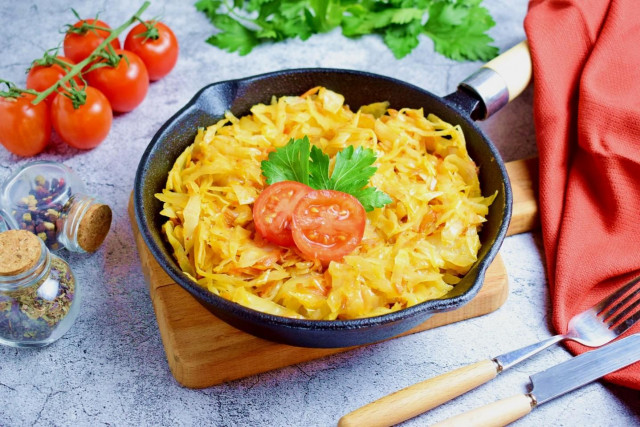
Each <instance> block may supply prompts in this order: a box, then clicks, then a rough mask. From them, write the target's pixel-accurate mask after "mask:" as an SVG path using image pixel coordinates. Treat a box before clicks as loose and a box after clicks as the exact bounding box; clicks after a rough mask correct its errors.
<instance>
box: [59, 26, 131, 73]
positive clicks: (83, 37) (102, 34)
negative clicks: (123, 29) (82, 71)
mask: <svg viewBox="0 0 640 427" xmlns="http://www.w3.org/2000/svg"><path fill="white" fill-rule="evenodd" d="M83 23H86V24H89V25H95V26H96V27H100V28H111V27H109V25H107V24H106V23H105V22H103V21H101V20H99V19H83V20H81V21H78V22H76V23H75V24H73V26H74V27H75V28H81V27H82V24H83ZM109 34H110V33H109V31H107V30H100V29H97V28H89V29H87V30H86V31H83V32H82V33H81V34H78V33H75V32H73V31H67V34H66V35H65V36H64V42H63V47H64V56H66V57H67V58H69V59H71V60H72V61H73V62H75V63H76V64H77V63H78V62H80V61H82V60H83V59H85V58H86V57H87V56H89V55H91V53H92V52H93V51H94V50H95V49H96V48H97V47H98V45H99V44H100V43H102V42H103V41H104V39H106V38H107V37H109ZM110 44H111V46H113V48H114V49H120V41H119V40H118V39H117V38H115V39H113V40H112V41H111V43H110Z"/></svg>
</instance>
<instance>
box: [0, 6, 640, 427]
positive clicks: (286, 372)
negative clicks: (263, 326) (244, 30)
mask: <svg viewBox="0 0 640 427" xmlns="http://www.w3.org/2000/svg"><path fill="white" fill-rule="evenodd" d="M193 3H194V1H193V0H176V1H169V0H166V1H160V0H156V1H154V2H153V4H152V5H151V7H150V8H149V9H148V11H147V12H146V13H145V15H144V16H145V17H147V18H150V17H155V16H161V17H162V19H163V20H164V21H165V22H166V23H167V24H169V26H170V27H172V28H173V30H174V31H175V33H176V35H177V37H178V39H179V41H180V47H181V53H180V59H179V61H178V64H177V66H176V68H175V69H174V70H173V71H172V73H171V74H170V75H169V76H167V77H166V78H164V79H163V80H161V81H159V82H155V83H153V84H152V85H151V87H150V90H149V94H148V95H147V98H146V100H145V101H144V102H143V103H142V105H140V106H139V107H138V108H137V109H136V110H134V111H133V112H131V113H128V114H123V115H119V116H117V117H115V119H114V122H113V127H112V129H111V132H110V134H109V137H108V138H107V139H106V140H105V141H104V142H103V143H102V144H101V145H100V146H99V147H97V148H95V149H94V150H91V151H77V150H75V149H71V148H69V147H67V146H66V145H65V144H64V143H62V142H60V141H59V140H58V139H57V138H55V139H54V141H53V143H52V144H51V145H50V147H49V148H48V149H47V150H46V151H45V152H44V153H43V154H41V155H39V156H38V157H37V158H38V159H51V160H57V161H61V162H64V163H65V164H67V165H68V166H70V167H71V168H72V169H74V170H75V171H76V172H77V173H78V174H79V175H80V176H81V177H82V178H83V179H84V181H85V183H86V184H87V186H88V189H89V192H90V193H92V194H95V195H99V197H101V198H102V199H103V200H104V201H105V202H107V203H108V204H109V205H110V206H111V207H112V209H113V211H114V214H115V217H114V221H113V225H112V231H111V232H110V234H109V236H108V237H107V240H106V242H105V244H104V246H103V247H102V248H101V249H100V250H99V251H98V252H97V253H95V254H92V255H73V254H69V253H68V252H65V251H63V252H60V254H61V255H62V256H63V257H64V258H65V259H67V260H68V261H69V262H70V264H71V265H72V268H73V269H74V271H75V273H76V275H77V277H78V279H79V281H80V283H81V285H82V286H83V288H84V289H83V291H84V300H83V306H82V309H81V313H80V316H79V318H78V320H77V322H76V324H75V325H74V327H73V328H72V329H71V330H70V331H69V332H68V333H67V334H66V335H65V336H64V337H62V339H60V340H59V341H58V342H56V343H54V344H53V345H51V346H49V347H47V348H43V349H39V350H24V349H14V348H7V347H2V348H0V360H1V363H0V425H3V426H4V425H7V426H23V425H101V424H103V425H117V426H120V425H121V426H124V425H220V426H233V425H275V426H280V425H282V426H284V425H287V426H297V425H299V426H304V425H314V426H315V425H318V426H331V425H335V423H336V422H337V420H338V419H339V418H340V416H342V415H343V414H345V413H347V412H349V411H351V410H353V409H355V408H357V407H359V406H361V405H364V404H366V403H368V402H370V401H372V400H374V399H377V398H379V397H381V396H383V395H386V394H388V393H391V392H393V391H395V390H397V389H399V388H402V387H405V386H408V385H410V384H412V383H414V382H417V381H419V380H422V379H425V378H428V377H430V376H434V375H437V374H439V373H443V372H445V371H447V370H449V369H452V368H456V367H458V366H461V365H463V364H466V363H470V362H474V361H476V360H479V359H480V358H487V357H490V356H495V355H497V354H500V353H503V352H506V351H509V350H512V349H515V348H517V347H520V346H522V345H525V344H529V343H531V342H534V341H536V340H540V339H543V338H546V337H548V336H550V335H551V334H552V331H551V330H550V327H549V323H548V318H549V314H550V313H549V303H548V295H547V288H546V281H545V276H544V265H543V262H542V259H541V238H540V235H539V233H538V232H533V233H527V234H522V235H518V236H513V237H509V238H507V239H506V241H505V243H504V245H503V248H502V251H501V252H502V255H503V258H504V261H505V263H506V266H507V270H508V274H509V280H510V289H511V290H510V296H509V298H508V300H507V302H506V303H505V305H504V306H503V307H501V308H500V309H499V310H498V311H496V312H494V313H492V314H489V315H486V316H483V317H481V318H476V319H471V320H468V321H465V322H461V323H458V324H454V325H449V326H445V327H441V328H438V329H435V330H431V331H426V332H423V333H419V334H415V335H413V336H409V337H404V338H400V339H395V340H391V341H389V342H385V343H381V344H377V345H372V346H368V347H365V348H360V349H357V350H354V351H350V352H348V353H344V354H340V355H336V356H331V357H327V358H324V359H321V360H317V361H313V362H309V363H304V364H300V365H295V366H291V367H287V368H284V369H280V370H278V371H273V372H268V373H265V374H261V375H256V376H253V377H250V378H245V379H242V380H238V381H234V382H231V383H228V384H224V385H220V386H216V387H211V388H208V389H204V390H190V389H185V388H182V387H181V386H180V385H179V384H178V383H177V382H176V381H175V380H174V378H173V377H172V376H171V373H170V372H169V370H168V366H167V363H166V359H165V354H164V350H163V347H162V342H161V340H160V335H159V333H158V328H157V324H156V319H155V315H154V312H153V308H152V305H151V302H150V299H149V295H148V290H147V285H146V284H145V282H144V278H143V275H142V272H141V269H140V265H139V262H138V258H137V251H136V247H135V244H134V242H133V236H132V232H131V227H130V224H129V219H128V216H127V213H126V208H127V201H128V198H129V194H130V192H131V190H132V186H133V177H134V174H135V170H136V167H137V164H138V160H139V158H140V155H141V154H142V152H143V150H144V149H145V147H146V145H147V144H148V142H149V141H150V139H151V137H152V136H153V134H154V133H155V132H156V130H157V129H158V128H159V127H160V126H161V124H162V123H163V122H165V120H167V119H168V118H169V117H170V116H171V115H173V114H174V113H175V112H176V111H177V110H178V109H179V108H180V107H181V106H182V105H183V104H185V103H186V102H187V101H188V100H189V99H190V98H191V97H192V96H193V94H194V93H195V92H196V91H197V90H198V89H199V88H201V87H202V86H204V85H206V84H208V83H212V82H215V81H221V80H227V79H233V78H238V77H244V76H249V75H254V74H259V73H262V72H268V71H275V70H279V69H286V68H296V67H338V68H350V69H358V70H366V71H372V72H376V73H379V74H383V75H387V76H391V77H395V78H398V79H401V80H405V81H407V82H410V83H413V84H415V85H418V86H421V87H423V88H425V89H427V90H429V91H431V92H434V93H436V94H439V95H445V94H447V93H449V92H451V91H453V90H454V89H455V87H456V85H457V83H458V82H459V81H460V80H462V79H463V78H464V77H466V76H467V75H468V74H470V73H471V72H473V71H474V70H475V69H476V68H477V67H478V66H479V65H480V64H478V63H473V62H465V63H457V62H454V61H451V60H448V59H446V58H444V57H442V56H440V55H438V54H436V53H434V52H433V45H432V43H431V41H430V40H428V39H426V38H424V39H422V41H421V43H420V46H419V47H418V48H417V49H416V50H415V51H414V52H413V53H412V54H411V55H409V56H408V57H406V58H404V59H403V60H396V59H395V58H394V57H393V55H392V54H391V52H390V51H389V50H388V49H387V48H386V47H385V46H384V45H383V43H382V41H381V40H380V39H379V38H378V37H374V36H369V37H363V38H361V39H358V40H349V39H346V38H344V37H342V36H341V34H340V33H339V31H333V32H331V33H329V34H324V35H319V36H313V37H312V38H311V39H309V40H308V41H306V42H301V41H300V40H293V41H288V42H285V43H281V44H274V45H269V46H263V47H259V48H257V49H255V50H254V51H253V52H252V53H251V54H249V55H248V56H244V57H241V56H238V55H236V54H229V53H226V52H223V51H221V50H219V49H217V48H215V47H212V46H210V45H207V44H206V43H205V42H204V40H205V39H206V38H207V37H208V36H209V35H210V34H211V33H212V32H213V27H212V26H211V25H210V24H209V23H208V21H207V20H206V18H205V16H204V15H202V14H201V13H199V12H197V11H196V10H195V8H194V7H193ZM484 4H485V5H486V6H487V7H488V8H489V9H490V11H491V13H492V15H493V17H494V18H495V20H496V21H497V25H496V27H494V28H493V29H492V30H491V35H492V36H493V37H494V39H495V41H496V42H495V43H496V46H498V47H499V48H500V49H501V51H502V50H505V49H506V48H508V47H510V46H512V45H514V44H516V43H517V42H518V41H520V40H521V39H522V38H523V37H524V31H523V28H522V21H523V19H524V16H525V14H526V9H527V1H526V0H516V1H507V0H486V1H485V2H484ZM140 5H141V2H131V1H123V0H109V1H79V0H74V1H68V0H47V1H44V0H43V1H34V0H22V1H11V2H9V1H7V0H3V1H2V2H1V5H0V52H1V54H0V58H1V59H0V78H3V79H7V80H12V81H14V82H15V83H17V84H18V85H24V80H25V69H26V68H27V67H28V65H29V63H30V62H31V61H32V60H33V59H35V58H38V57H40V56H41V54H42V52H43V51H44V50H45V49H48V48H51V47H54V46H55V45H56V44H57V43H58V42H59V41H61V40H62V35H61V34H60V31H61V29H62V28H63V25H64V24H65V23H73V22H74V21H75V18H74V16H73V15H72V13H71V11H70V8H71V7H73V8H74V9H76V10H77V11H78V12H79V13H80V15H81V16H83V17H91V16H93V15H94V14H95V13H96V12H100V17H101V19H104V20H105V21H106V22H109V23H111V25H112V26H113V27H115V26H118V25H119V24H120V23H121V22H124V21H125V20H126V19H127V18H128V17H129V16H130V15H132V14H133V13H134V12H135V10H136V9H137V8H138V7H139V6H140ZM559 36H562V35H559ZM531 105H532V92H531V89H529V90H527V91H526V92H525V93H524V94H523V95H522V96H521V97H520V98H518V99H516V100H515V101H514V102H513V103H512V104H510V105H508V106H507V107H506V108H505V109H503V110H502V111H501V112H499V113H498V114H497V115H495V116H494V117H493V118H491V119H489V120H488V121H487V122H485V123H482V127H483V129H484V130H485V131H486V132H487V134H488V135H489V136H490V137H491V138H492V139H493V140H494V141H495V142H496V144H497V145H498V146H499V149H500V151H501V153H502V155H503V157H504V159H505V160H506V161H509V160H514V159H519V158H524V157H529V156H532V155H535V153H536V149H535V136H534V129H533V120H532V108H531ZM0 119H1V118H0ZM30 160H32V159H20V158H17V157H15V156H12V155H10V154H9V153H8V152H7V151H6V150H4V149H2V148H0V179H2V178H4V177H5V176H7V175H8V174H9V173H10V172H11V171H12V170H14V169H15V168H18V167H19V166H21V165H23V164H25V163H27V162H28V161H30ZM569 357H570V355H569V353H568V352H566V351H565V350H564V349H563V348H562V347H561V346H556V347H554V348H551V349H549V350H547V351H545V352H544V353H543V354H541V355H539V356H538V357H536V358H534V359H532V360H530V361H528V362H527V363H524V364H522V365H520V366H518V367H516V368H514V369H513V370H510V371H507V372H506V373H504V374H503V375H502V376H501V377H499V378H498V379H497V380H495V381H494V382H493V383H491V384H489V385H486V386H484V387H481V388H480V389H478V390H475V391H473V392H471V393H469V394H468V395H466V396H463V397H461V398H459V399H456V400H455V401H453V402H450V403H448V404H446V405H444V406H442V407H440V408H437V409H436V410H433V411H431V412H430V413H428V414H425V415H423V416H420V417H418V418H416V419H414V420H411V421H409V422H407V423H406V425H408V426H409V425H412V426H413V425H416V426H417V425H424V424H428V423H432V422H435V421H438V420H441V419H443V418H445V417H447V416H451V415H454V414H456V413H459V412H461V411H463V410H466V409H470V408H473V407H475V406H478V405H479V404H481V403H487V402H490V401H493V400H495V399H497V398H502V397H507V396H511V395H513V394H516V393H520V392H525V391H526V384H527V383H528V375H530V374H532V373H535V372H537V371H539V370H542V369H545V368H546V367H548V366H551V365H553V364H555V363H558V362H560V361H563V360H566V359H568V358H569ZM639 398H640V393H639V392H637V391H631V390H627V389H623V388H619V387H612V386H607V385H603V384H602V383H594V384H591V385H589V386H586V387H584V388H582V389H580V390H578V391H576V392H574V393H572V394H571V395H568V396H565V397H563V398H560V399H557V400H555V401H552V402H549V403H547V404H545V405H544V406H541V407H540V408H537V409H535V410H534V411H533V412H532V413H531V414H530V415H529V416H527V417H526V418H524V419H523V420H521V421H519V422H517V423H516V424H515V425H522V426H540V425H558V426H579V425H590V426H591V425H593V426H596V425H597V426H622V425H640V409H639V407H640V405H639V404H638V402H639V401H640V399H639Z"/></svg>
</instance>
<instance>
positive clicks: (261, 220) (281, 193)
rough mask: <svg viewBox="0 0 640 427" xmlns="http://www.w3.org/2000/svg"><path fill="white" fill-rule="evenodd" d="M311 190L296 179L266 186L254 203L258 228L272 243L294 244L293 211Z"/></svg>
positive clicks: (255, 220)
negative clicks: (292, 230)
mask: <svg viewBox="0 0 640 427" xmlns="http://www.w3.org/2000/svg"><path fill="white" fill-rule="evenodd" d="M310 191H313V189H312V188H311V187H308V186H306V185H304V184H302V183H300V182H296V181H281V182H276V183H275V184H271V185H270V186H268V187H266V188H265V189H264V190H262V193H260V196H258V198H257V199H256V202H255V203H254V205H253V222H254V224H255V226H256V230H257V231H258V232H259V233H260V234H261V235H262V237H264V238H265V239H266V240H268V241H270V242H271V243H275V244H277V245H281V246H293V237H291V213H292V212H293V209H294V208H295V206H296V204H297V203H298V201H299V200H300V199H302V198H303V197H304V196H305V195H306V194H307V193H308V192H310Z"/></svg>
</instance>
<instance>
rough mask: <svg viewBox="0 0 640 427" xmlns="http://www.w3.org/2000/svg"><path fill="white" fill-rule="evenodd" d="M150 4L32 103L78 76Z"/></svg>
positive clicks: (114, 31) (113, 32)
mask: <svg viewBox="0 0 640 427" xmlns="http://www.w3.org/2000/svg"><path fill="white" fill-rule="evenodd" d="M150 4H151V3H149V2H148V1H145V2H144V3H143V4H142V6H141V7H140V9H138V11H137V12H136V13H135V14H134V15H133V16H132V17H131V18H129V19H128V20H127V21H126V22H125V23H124V24H122V25H120V26H119V27H118V28H116V29H114V30H113V31H111V34H110V35H109V36H108V37H107V38H106V39H104V40H103V41H102V43H100V44H99V45H98V47H96V48H95V50H94V51H93V52H92V53H91V55H89V56H88V57H86V58H85V59H83V60H82V61H80V62H78V63H77V64H76V65H74V66H73V67H71V69H70V70H69V72H68V73H67V74H65V75H64V77H62V78H61V79H60V80H58V81H57V82H56V83H54V84H53V85H52V86H51V87H50V88H48V89H45V90H44V91H42V92H40V94H39V95H38V96H37V97H36V99H34V100H33V101H32V102H31V103H32V104H37V103H39V102H41V101H42V100H44V99H45V98H46V97H47V96H49V95H50V94H51V93H53V92H54V91H55V90H57V89H58V88H59V87H60V86H62V85H63V84H65V83H67V82H68V81H69V80H71V79H72V78H73V77H74V76H76V75H77V74H78V73H80V72H81V71H82V69H83V68H84V67H85V66H87V65H88V64H89V63H90V62H91V61H93V60H94V59H96V58H97V57H98V56H99V53H100V52H101V51H102V49H104V48H105V46H107V45H108V44H109V43H111V42H112V41H113V40H114V39H115V38H117V37H118V36H119V35H120V33H122V32H123V31H124V30H126V29H127V28H128V27H129V26H130V25H131V24H133V23H134V22H136V21H137V20H138V19H140V15H142V13H143V12H144V11H145V10H147V8H148V7H149V5H150Z"/></svg>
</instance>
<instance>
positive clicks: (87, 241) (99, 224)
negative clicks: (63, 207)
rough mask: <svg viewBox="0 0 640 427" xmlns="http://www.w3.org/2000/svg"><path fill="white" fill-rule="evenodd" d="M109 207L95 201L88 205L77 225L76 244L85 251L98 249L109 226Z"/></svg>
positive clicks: (110, 215)
mask: <svg viewBox="0 0 640 427" xmlns="http://www.w3.org/2000/svg"><path fill="white" fill-rule="evenodd" d="M111 217H112V214H111V208H110V207H109V206H107V205H103V204H100V203H96V204H95V205H91V206H89V209H87V212H86V213H85V214H84V216H83V217H82V220H81V221H80V225H79V226H78V245H80V247H81V248H82V249H84V250H85V251H87V252H95V251H97V250H98V248H99V247H100V245H102V242H104V239H105V237H107V233H109V228H111Z"/></svg>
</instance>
